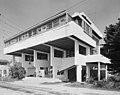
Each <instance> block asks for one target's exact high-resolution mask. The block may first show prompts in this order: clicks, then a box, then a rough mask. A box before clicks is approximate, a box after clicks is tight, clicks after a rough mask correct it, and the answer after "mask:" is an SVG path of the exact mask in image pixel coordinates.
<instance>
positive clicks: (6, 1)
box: [0, 0, 120, 60]
mask: <svg viewBox="0 0 120 95" xmlns="http://www.w3.org/2000/svg"><path fill="white" fill-rule="evenodd" d="M80 2H81V3H80ZM74 5H75V6H74ZM71 6H74V7H71ZM69 8H70V9H69ZM66 9H69V10H67V11H68V13H70V14H71V15H72V14H73V13H74V12H84V13H85V14H86V15H87V16H88V17H89V18H90V19H91V21H92V22H93V23H94V24H95V25H96V26H97V27H98V29H99V30H100V31H101V32H102V33H104V30H105V27H106V26H108V25H110V24H115V23H116V22H117V21H118V20H117V19H118V17H120V0H0V14H1V16H0V59H9V60H10V59H11V57H9V56H5V55H4V54H3V47H4V43H3V42H4V40H5V39H6V38H9V37H11V36H13V35H15V34H17V33H19V32H20V31H23V30H25V29H27V28H29V27H31V26H33V25H35V24H37V23H39V22H41V21H42V20H44V19H46V18H48V17H50V16H52V15H55V14H56V13H59V12H60V11H63V10H66Z"/></svg>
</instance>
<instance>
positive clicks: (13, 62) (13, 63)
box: [12, 55, 15, 65]
mask: <svg viewBox="0 0 120 95" xmlns="http://www.w3.org/2000/svg"><path fill="white" fill-rule="evenodd" d="M12 65H15V55H13V59H12Z"/></svg>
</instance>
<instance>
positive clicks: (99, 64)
mask: <svg viewBox="0 0 120 95" xmlns="http://www.w3.org/2000/svg"><path fill="white" fill-rule="evenodd" d="M98 81H100V62H98Z"/></svg>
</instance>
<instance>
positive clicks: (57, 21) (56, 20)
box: [53, 18, 59, 27]
mask: <svg viewBox="0 0 120 95" xmlns="http://www.w3.org/2000/svg"><path fill="white" fill-rule="evenodd" d="M58 25H59V19H58V18H57V19H55V20H54V21H53V26H54V27H55V26H58Z"/></svg>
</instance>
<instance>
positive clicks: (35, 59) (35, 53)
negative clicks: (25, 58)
mask: <svg viewBox="0 0 120 95" xmlns="http://www.w3.org/2000/svg"><path fill="white" fill-rule="evenodd" d="M36 61H37V52H36V50H34V67H35V72H36V76H38V73H39V71H38V70H37V67H36V63H37V62H36Z"/></svg>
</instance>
